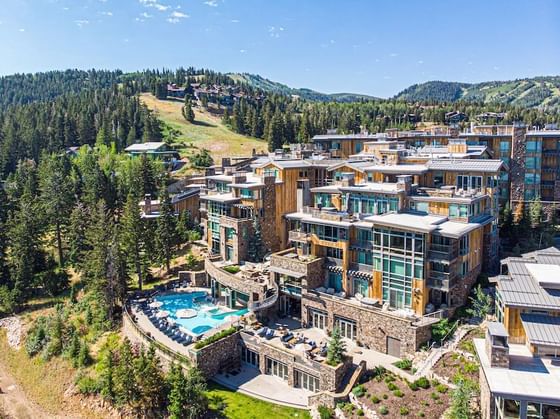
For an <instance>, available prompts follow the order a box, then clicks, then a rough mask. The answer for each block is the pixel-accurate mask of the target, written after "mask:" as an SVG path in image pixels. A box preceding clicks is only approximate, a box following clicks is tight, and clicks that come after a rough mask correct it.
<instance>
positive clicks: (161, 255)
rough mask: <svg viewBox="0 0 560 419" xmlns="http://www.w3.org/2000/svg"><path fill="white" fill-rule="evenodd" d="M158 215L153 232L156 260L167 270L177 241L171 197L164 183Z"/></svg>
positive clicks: (169, 267)
mask: <svg viewBox="0 0 560 419" xmlns="http://www.w3.org/2000/svg"><path fill="white" fill-rule="evenodd" d="M159 198H160V204H159V205H160V206H159V217H158V218H157V227H156V234H155V241H156V243H155V244H156V252H157V260H158V262H159V263H162V264H165V267H166V269H167V272H169V271H170V269H171V257H172V256H173V251H174V249H175V245H176V243H177V238H176V231H177V228H176V224H177V222H176V220H175V211H174V209H173V205H172V204H171V198H170V197H169V192H168V191H167V188H166V187H165V185H164V186H163V187H162V189H161V192H160V195H159Z"/></svg>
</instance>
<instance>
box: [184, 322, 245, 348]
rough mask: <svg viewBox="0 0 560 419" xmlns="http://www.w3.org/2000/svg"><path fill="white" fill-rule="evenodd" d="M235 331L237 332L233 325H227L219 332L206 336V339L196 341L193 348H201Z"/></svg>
mask: <svg viewBox="0 0 560 419" xmlns="http://www.w3.org/2000/svg"><path fill="white" fill-rule="evenodd" d="M235 332H237V329H236V328H235V327H229V328H227V329H224V330H222V331H221V332H218V333H216V334H215V335H212V336H208V337H207V338H206V339H203V340H200V341H198V342H196V343H195V345H194V348H195V349H202V348H204V347H205V346H208V345H210V344H211V343H214V342H217V341H219V340H220V339H223V338H225V337H227V336H229V335H233V334H234V333H235Z"/></svg>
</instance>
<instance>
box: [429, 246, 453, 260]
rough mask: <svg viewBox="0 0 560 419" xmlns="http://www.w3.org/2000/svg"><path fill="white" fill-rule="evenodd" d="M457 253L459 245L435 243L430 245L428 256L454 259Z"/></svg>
mask: <svg viewBox="0 0 560 419" xmlns="http://www.w3.org/2000/svg"><path fill="white" fill-rule="evenodd" d="M457 255H458V249H457V246H453V245H447V244H435V243H432V244H431V245H430V251H429V253H428V257H429V258H431V259H447V260H453V259H455V258H456V257H457Z"/></svg>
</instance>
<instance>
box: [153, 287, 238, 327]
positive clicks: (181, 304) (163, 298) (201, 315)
mask: <svg viewBox="0 0 560 419" xmlns="http://www.w3.org/2000/svg"><path fill="white" fill-rule="evenodd" d="M206 295H207V294H206V293H205V292H204V291H195V292H189V293H173V294H163V295H156V296H154V300H157V301H159V302H161V303H162V306H161V308H160V309H161V310H166V311H168V312H169V317H170V318H172V319H173V320H174V321H175V322H176V323H177V324H179V325H180V326H183V327H184V328H185V329H188V330H189V331H191V332H192V333H193V334H195V335H200V334H201V333H204V332H207V331H208V330H210V329H214V328H215V327H218V326H220V325H222V324H224V323H227V322H228V317H229V316H242V315H243V314H245V313H247V312H248V311H249V310H247V309H246V308H244V309H241V310H236V311H230V310H228V309H227V308H223V307H220V306H216V305H215V304H212V303H210V302H207V301H206ZM188 308H190V309H193V310H195V311H196V312H197V314H196V316H195V317H191V318H189V319H182V318H179V317H177V311H178V310H181V309H188Z"/></svg>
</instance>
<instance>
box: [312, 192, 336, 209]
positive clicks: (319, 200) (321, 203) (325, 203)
mask: <svg viewBox="0 0 560 419" xmlns="http://www.w3.org/2000/svg"><path fill="white" fill-rule="evenodd" d="M315 206H316V207H317V208H323V207H332V206H333V204H332V200H331V194H328V193H316V194H315Z"/></svg>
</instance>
